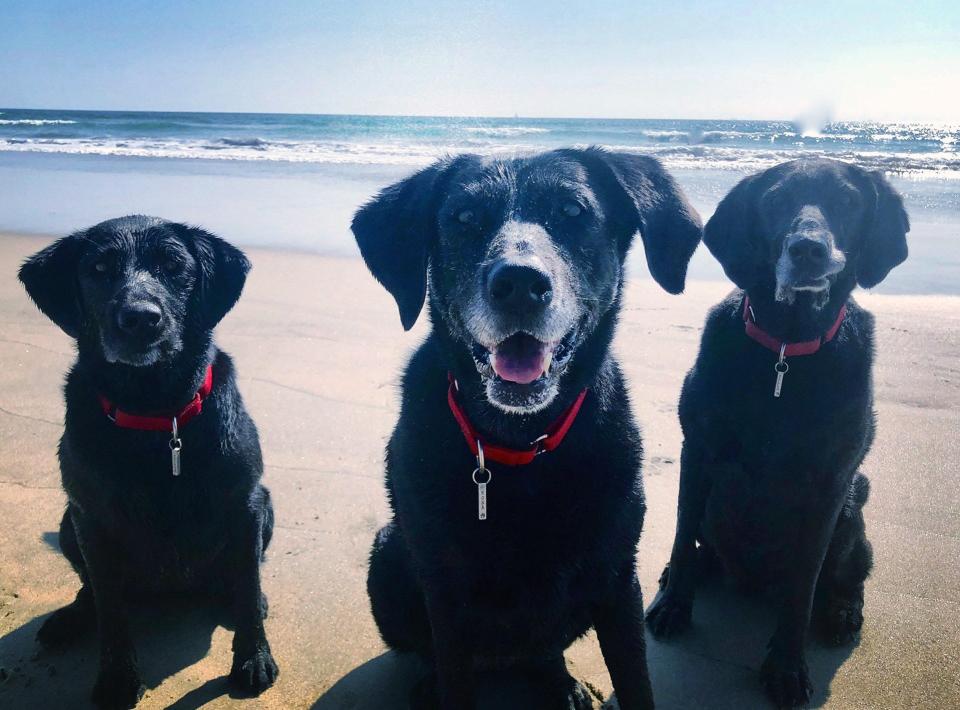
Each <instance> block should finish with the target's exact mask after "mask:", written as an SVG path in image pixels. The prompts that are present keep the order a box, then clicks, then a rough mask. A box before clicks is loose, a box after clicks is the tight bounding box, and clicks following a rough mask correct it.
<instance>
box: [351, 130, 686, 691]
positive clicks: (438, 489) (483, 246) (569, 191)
mask: <svg viewBox="0 0 960 710" xmlns="http://www.w3.org/2000/svg"><path fill="white" fill-rule="evenodd" d="M353 232H354V235H355V236H356V239H357V243H358V245H359V247H360V251H361V253H362V254H363V258H364V260H365V261H366V264H367V266H368V267H369V268H370V271H371V272H372V273H373V275H374V276H375V277H376V278H377V280H379V281H380V282H381V283H382V284H383V286H384V287H385V288H386V289H387V290H388V291H389V292H390V293H391V294H392V295H393V297H394V298H395V299H396V302H397V305H398V307H399V311H400V318H401V321H402V323H403V325H404V327H405V328H407V329H409V328H410V327H412V326H413V324H414V322H415V321H416V320H417V318H418V315H419V313H420V311H421V309H422V307H423V304H424V302H425V301H428V302H429V313H430V318H431V321H432V324H433V328H432V330H431V332H430V335H429V336H428V337H427V339H426V340H425V342H424V343H423V344H422V345H421V346H420V347H419V348H418V350H417V351H416V353H415V354H414V355H413V356H412V358H411V360H410V362H409V364H408V366H407V368H406V371H405V373H404V377H403V389H402V403H401V413H400V418H399V421H398V422H397V425H396V428H395V429H394V432H393V435H392V436H391V439H390V442H389V444H388V446H387V453H386V475H387V487H388V491H389V495H390V502H391V506H392V509H393V513H394V518H393V520H392V522H390V523H389V524H388V525H387V526H386V527H384V528H383V529H381V530H380V531H379V532H378V533H377V535H376V538H375V541H374V545H373V550H372V553H371V558H370V570H369V577H368V591H369V594H370V601H371V606H372V611H373V615H374V618H375V620H376V622H377V625H378V627H379V630H380V633H381V635H382V636H383V639H384V640H385V642H386V643H387V644H388V645H389V646H390V647H391V648H393V649H395V650H397V651H411V652H415V653H417V654H419V655H421V656H422V657H423V658H425V659H427V661H428V663H430V665H431V673H429V674H428V675H427V676H426V677H425V678H424V680H423V681H422V682H421V683H420V684H419V685H418V686H417V687H416V688H415V689H414V692H413V694H412V696H411V704H412V706H413V707H415V708H427V707H430V708H432V707H440V708H443V709H445V710H454V709H456V710H468V709H469V708H471V707H474V703H475V678H474V676H475V672H476V671H477V670H489V669H497V668H503V667H508V666H509V667H515V668H517V667H518V668H521V669H523V670H525V671H528V672H529V673H530V674H531V675H532V676H533V677H535V678H537V679H539V680H540V682H541V684H542V686H543V697H544V698H545V699H546V702H545V705H546V706H547V707H556V708H565V709H567V708H588V707H592V706H593V703H592V699H591V696H590V694H589V693H588V692H587V690H586V689H585V688H584V687H583V686H582V685H580V684H579V683H578V682H577V681H575V680H574V679H573V678H572V677H571V676H570V675H569V673H568V672H567V669H566V665H565V661H564V657H563V654H564V651H565V649H566V648H567V647H568V646H569V645H570V644H571V643H572V642H573V641H574V640H575V639H577V638H578V637H580V636H582V635H583V634H585V633H586V632H587V631H588V630H589V629H590V628H591V627H593V628H595V629H596V631H597V635H598V638H599V641H600V646H601V649H602V651H603V655H604V659H605V660H606V663H607V667H608V670H609V672H610V675H611V678H612V681H613V686H614V689H615V691H616V694H617V698H618V700H619V702H620V706H621V707H622V708H624V710H635V709H637V708H649V707H652V705H653V698H652V692H651V688H650V680H649V676H648V673H647V667H646V651H645V643H644V631H643V623H642V615H643V604H642V599H641V593H640V585H639V582H638V580H637V574H636V567H635V565H636V551H637V543H638V541H639V538H640V532H641V528H642V524H643V515H644V501H643V489H642V483H641V477H640V468H641V459H642V447H641V442H640V434H639V431H638V429H637V426H636V424H635V422H634V418H633V415H632V413H631V408H630V402H629V399H628V396H627V391H626V385H625V383H624V380H623V376H622V375H621V372H620V368H619V366H618V364H617V362H616V361H615V359H614V358H613V356H612V354H611V353H610V343H611V340H612V338H613V335H614V330H615V326H616V322H617V316H618V312H619V310H620V306H621V300H622V293H623V288H624V259H625V257H626V254H627V251H628V249H629V248H630V245H631V242H632V240H633V238H634V235H635V234H636V233H637V232H639V233H640V235H641V238H642V240H643V246H644V251H645V255H646V260H647V264H648V266H649V268H650V272H651V273H652V275H653V277H654V278H655V279H656V280H657V282H658V283H659V284H660V285H661V286H662V287H663V288H664V289H666V290H667V291H669V292H670V293H680V292H681V291H682V290H683V286H684V280H685V277H686V269H687V263H688V261H689V259H690V256H691V255H692V254H693V251H694V249H695V248H696V246H697V244H698V243H699V241H700V235H701V224H700V219H699V217H698V216H697V214H696V212H695V211H694V210H693V209H692V208H691V207H690V205H689V204H688V203H687V201H686V198H685V197H684V195H683V194H682V192H681V191H680V189H679V188H678V187H677V185H676V184H675V182H674V181H673V179H672V178H671V177H670V176H669V175H668V174H667V173H666V171H665V170H664V169H663V167H662V166H661V165H660V164H659V163H658V162H657V161H656V160H654V159H652V158H649V157H644V156H638V155H629V154H622V153H610V152H605V151H603V150H600V149H582V150H581V149H564V150H554V151H550V152H547V153H541V154H537V155H532V156H528V157H510V158H496V157H494V158H482V157H478V156H474V155H461V156H458V157H452V158H449V159H445V160H441V161H439V162H437V163H435V164H434V165H432V166H430V167H428V168H426V169H424V170H422V171H420V172H419V173H417V174H415V175H413V176H412V177H409V178H407V179H405V180H403V181H401V182H399V183H397V184H395V185H393V186H391V187H389V188H387V189H385V190H384V191H383V192H381V193H380V194H379V195H378V196H377V197H376V198H375V199H373V200H372V201H371V202H370V203H368V204H367V205H366V206H364V207H363V208H361V209H360V210H359V211H358V212H357V214H356V215H355V217H354V220H353Z"/></svg>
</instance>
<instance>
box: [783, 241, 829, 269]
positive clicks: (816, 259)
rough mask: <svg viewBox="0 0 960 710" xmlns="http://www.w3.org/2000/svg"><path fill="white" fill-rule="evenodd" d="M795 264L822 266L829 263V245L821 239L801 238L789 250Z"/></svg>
mask: <svg viewBox="0 0 960 710" xmlns="http://www.w3.org/2000/svg"><path fill="white" fill-rule="evenodd" d="M787 251H788V252H789V254H790V258H791V259H793V261H794V263H795V264H798V265H799V264H803V265H809V266H821V265H823V264H824V263H826V261H827V245H826V244H824V243H823V242H822V241H820V240H819V239H810V238H808V237H801V238H800V239H797V240H795V241H794V242H792V243H791V244H790V246H789V247H788V248H787Z"/></svg>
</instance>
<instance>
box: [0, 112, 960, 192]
mask: <svg viewBox="0 0 960 710" xmlns="http://www.w3.org/2000/svg"><path fill="white" fill-rule="evenodd" d="M0 115H2V118H0V151H9V152H26V153H60V154H76V155H101V156H122V157H133V158H167V159H192V160H231V161H273V162H291V163H316V164H325V163H326V164H336V165H346V164H355V165H391V166H403V165H410V166H418V165H424V164H426V163H428V162H430V161H432V160H434V159H436V158H437V157H439V156H442V155H446V154H452V153H459V152H465V151H466V152H474V153H479V154H482V155H488V154H493V153H504V152H508V153H509V152H526V151H535V150H543V149H546V148H552V147H557V146H563V145H602V146H606V147H609V148H612V149H615V150H623V151H628V152H636V153H645V154H649V155H654V156H657V157H659V158H660V159H661V160H662V161H663V162H664V163H665V164H666V165H667V166H668V167H672V168H682V169H690V170H697V169H708V170H717V169H719V170H735V171H739V172H750V171H753V170H758V169H761V168H764V167H768V166H770V165H773V164H775V163H778V162H782V161H784V160H790V159H792V158H796V157H799V156H801V155H811V154H815V155H827V156H830V157H835V158H838V159H841V160H848V161H852V162H856V163H858V164H860V165H862V166H864V167H868V168H873V169H882V170H886V171H890V172H893V173H900V174H912V175H914V176H916V177H920V178H923V177H937V178H958V177H960V152H958V151H957V144H958V141H960V126H956V125H954V126H947V125H933V124H906V123H878V122H866V121H864V122H851V121H845V122H834V123H827V124H826V125H823V126H817V127H810V126H804V125H800V124H796V123H792V122H789V121H703V120H679V119H677V120H652V119H637V120H630V119H545V118H529V119H527V118H449V117H437V118H431V117H405V116H349V115H343V116H339V115H338V116H333V115H299V114H249V113H160V112H121V111H47V110H29V109H3V111H2V114H0Z"/></svg>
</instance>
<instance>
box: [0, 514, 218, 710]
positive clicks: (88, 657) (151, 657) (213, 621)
mask: <svg viewBox="0 0 960 710" xmlns="http://www.w3.org/2000/svg"><path fill="white" fill-rule="evenodd" d="M43 539H44V541H45V542H46V543H47V544H48V545H50V546H51V547H53V548H54V549H58V545H57V534H56V533H53V532H49V533H44V535H43ZM47 616H48V615H46V614H44V615H42V616H38V617H36V618H34V619H31V620H30V621H29V622H27V623H25V624H23V625H22V626H20V627H19V628H16V629H14V630H13V631H11V632H10V633H8V634H6V635H5V636H3V637H2V638H0V707H5V708H87V707H90V708H92V707H93V704H92V703H91V702H90V692H91V690H92V689H93V684H94V681H95V680H96V677H97V671H98V669H99V651H98V645H97V639H96V634H95V633H94V634H91V635H90V636H89V637H85V638H82V639H78V640H77V642H76V644H74V645H72V646H70V647H68V648H66V649H63V650H47V649H44V648H42V647H41V646H40V644H39V643H37V641H36V636H37V630H38V629H39V628H40V626H41V624H42V623H43V622H44V621H45V620H46V618H47ZM130 622H131V635H132V638H133V643H134V645H135V647H136V649H137V657H138V659H139V666H140V674H141V678H142V680H143V683H144V685H145V686H146V687H147V689H148V691H149V689H152V688H156V687H157V686H158V685H160V683H162V682H163V681H164V680H165V679H166V678H168V677H169V676H171V675H173V674H175V673H177V672H179V671H180V670H182V669H183V668H186V667H187V666H190V665H193V664H194V663H196V662H197V661H199V660H200V659H202V658H204V657H205V656H206V655H207V653H208V652H209V651H210V642H211V637H212V636H213V632H214V630H215V629H216V628H217V626H226V627H227V628H231V627H232V622H231V620H230V619H229V618H228V615H227V614H226V612H225V611H224V610H223V609H222V608H221V607H219V606H216V605H214V604H213V603H210V604H207V603H198V602H195V601H191V600H186V599H179V598H174V599H161V600H150V601H146V602H142V603H136V604H132V605H131V608H130ZM224 664H225V667H224V676H223V677H221V678H215V679H213V680H211V681H208V682H207V683H205V684H204V685H202V686H200V687H199V688H196V689H194V690H192V691H191V692H189V693H188V694H187V695H185V696H184V697H182V698H180V699H173V698H171V699H170V702H171V703H172V704H170V705H169V708H171V709H175V710H195V709H196V708H199V707H201V706H203V705H204V704H205V703H208V702H210V701H211V700H213V699H214V698H217V697H219V696H222V695H229V694H231V690H230V688H229V687H228V685H227V678H226V673H227V672H228V671H229V669H230V659H229V658H225V659H224Z"/></svg>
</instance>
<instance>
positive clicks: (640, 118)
mask: <svg viewBox="0 0 960 710" xmlns="http://www.w3.org/2000/svg"><path fill="white" fill-rule="evenodd" d="M7 110H10V111H62V112H73V113H154V114H155V113H171V114H221V115H224V114H239V115H250V116H324V117H326V116H330V117H360V118H447V119H458V120H471V119H474V120H476V119H491V120H534V121H538V120H544V121H766V122H769V123H790V124H798V123H804V120H803V118H802V117H796V118H755V117H754V118H750V117H745V116H739V117H736V118H730V117H718V116H713V117H709V118H705V117H682V116H599V115H597V116H560V115H556V116H552V115H543V116H533V115H520V114H513V115H512V116H511V115H479V114H443V113H348V112H336V111H319V112H311V111H223V110H220V111H211V110H184V109H172V110H171V109H115V108H44V107H40V106H0V113H2V112H3V111H7ZM848 121H850V122H852V121H856V122H876V123H907V124H910V123H912V124H930V125H937V126H954V125H957V124H956V122H953V121H939V120H904V119H897V120H889V119H877V118H834V117H831V118H830V119H829V120H828V121H827V122H826V123H828V124H829V123H837V122H848Z"/></svg>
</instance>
